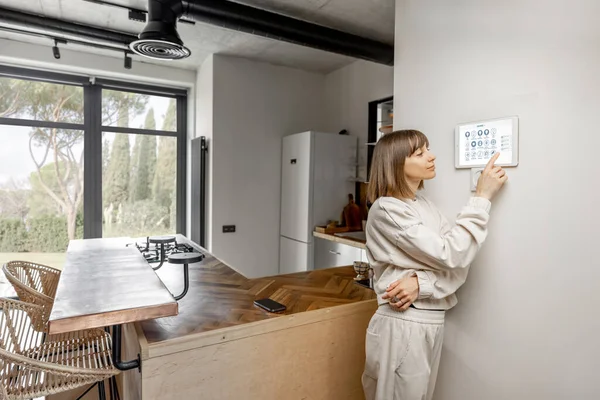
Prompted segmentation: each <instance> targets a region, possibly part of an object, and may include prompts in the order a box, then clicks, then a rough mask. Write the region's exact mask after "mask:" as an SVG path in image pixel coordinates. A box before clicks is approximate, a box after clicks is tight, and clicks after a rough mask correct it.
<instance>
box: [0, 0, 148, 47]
mask: <svg viewBox="0 0 600 400" xmlns="http://www.w3.org/2000/svg"><path fill="white" fill-rule="evenodd" d="M1 22H4V23H9V24H15V25H19V26H20V27H29V28H33V29H41V30H43V31H45V32H54V33H56V34H61V35H72V36H75V37H82V38H87V39H89V40H98V41H104V42H109V43H116V44H121V45H124V46H129V43H131V42H133V41H134V40H137V36H135V35H132V34H128V33H125V32H117V31H112V30H108V29H101V28H96V27H93V26H89V25H83V24H78V23H75V22H67V21H62V20H60V19H56V18H49V17H45V16H43V15H37V14H30V13H24V12H21V11H16V10H12V9H9V8H4V7H0V23H1Z"/></svg>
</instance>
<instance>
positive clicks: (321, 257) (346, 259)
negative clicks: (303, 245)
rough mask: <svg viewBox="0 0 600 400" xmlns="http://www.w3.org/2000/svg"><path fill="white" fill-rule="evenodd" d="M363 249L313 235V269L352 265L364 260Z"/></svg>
mask: <svg viewBox="0 0 600 400" xmlns="http://www.w3.org/2000/svg"><path fill="white" fill-rule="evenodd" d="M364 253H365V251H364V250H362V249H359V248H357V247H353V246H348V245H346V244H342V243H336V242H332V241H330V240H326V239H321V238H317V237H315V269H323V268H331V267H341V266H348V265H352V263H353V262H354V261H366V255H365V254H364Z"/></svg>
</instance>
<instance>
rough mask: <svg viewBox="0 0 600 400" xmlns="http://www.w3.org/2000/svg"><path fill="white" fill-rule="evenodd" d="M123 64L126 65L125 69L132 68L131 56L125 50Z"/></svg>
mask: <svg viewBox="0 0 600 400" xmlns="http://www.w3.org/2000/svg"><path fill="white" fill-rule="evenodd" d="M123 66H124V67H125V69H131V57H129V54H127V52H125V59H124V60H123Z"/></svg>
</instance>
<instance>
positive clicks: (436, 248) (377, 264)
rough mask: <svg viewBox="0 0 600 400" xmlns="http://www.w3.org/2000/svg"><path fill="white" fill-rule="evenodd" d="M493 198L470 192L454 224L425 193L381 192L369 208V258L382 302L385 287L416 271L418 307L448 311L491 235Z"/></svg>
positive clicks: (376, 288)
mask: <svg viewBox="0 0 600 400" xmlns="http://www.w3.org/2000/svg"><path fill="white" fill-rule="evenodd" d="M490 208H491V203H490V201H489V200H487V199H484V198H482V197H471V198H470V199H469V202H468V204H467V205H466V206H465V207H464V208H463V209H462V211H461V212H460V213H459V214H458V217H457V219H456V226H454V227H452V228H451V227H450V225H449V224H448V221H447V219H446V218H445V217H444V215H443V214H442V213H441V212H440V211H439V210H438V208H437V207H436V206H435V205H434V204H433V203H432V202H431V201H429V200H428V199H427V198H425V197H424V196H422V195H420V194H419V195H417V196H416V199H415V200H409V199H406V200H399V199H397V198H395V197H380V198H379V199H377V200H376V201H375V203H373V205H372V206H371V208H370V210H369V217H368V220H367V226H366V229H365V230H366V236H367V244H366V247H367V258H368V260H369V263H370V264H371V267H372V268H373V272H374V282H375V284H374V288H375V293H376V294H377V301H378V303H379V304H385V303H388V302H389V300H386V299H382V298H381V296H382V295H383V294H384V293H385V290H386V288H387V286H388V285H389V284H390V283H392V282H394V281H396V280H398V279H401V278H405V277H409V276H412V275H413V274H414V273H416V275H417V278H418V281H419V287H420V291H419V298H418V299H417V301H415V302H414V306H415V307H417V308H420V309H429V310H448V309H450V308H452V307H454V306H455V305H456V303H457V301H458V300H457V298H456V294H455V292H456V290H458V288H459V287H460V286H461V285H462V284H463V283H464V282H465V280H466V279H467V274H468V272H469V266H470V264H471V262H472V261H473V259H474V258H475V256H476V255H477V252H478V251H479V248H480V247H481V244H482V243H483V241H484V240H485V238H486V236H487V224H488V220H489V211H490Z"/></svg>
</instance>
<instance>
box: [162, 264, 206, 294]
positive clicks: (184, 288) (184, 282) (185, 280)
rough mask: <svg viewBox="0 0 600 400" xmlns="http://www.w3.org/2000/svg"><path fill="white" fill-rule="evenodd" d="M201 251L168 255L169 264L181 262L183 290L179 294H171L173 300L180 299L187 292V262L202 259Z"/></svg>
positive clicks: (188, 285) (188, 278)
mask: <svg viewBox="0 0 600 400" xmlns="http://www.w3.org/2000/svg"><path fill="white" fill-rule="evenodd" d="M203 258H204V254H202V253H196V252H193V253H175V254H171V255H170V256H169V264H183V292H181V294H180V295H179V296H173V297H174V298H175V300H181V299H182V298H183V296H185V295H186V294H187V291H188V288H189V287H190V276H189V264H193V263H197V262H200V261H202V259H203Z"/></svg>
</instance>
